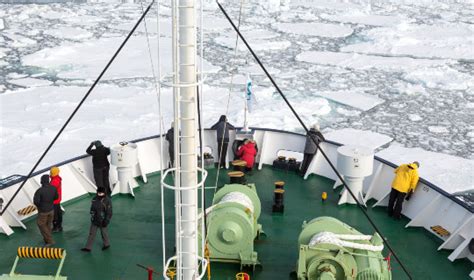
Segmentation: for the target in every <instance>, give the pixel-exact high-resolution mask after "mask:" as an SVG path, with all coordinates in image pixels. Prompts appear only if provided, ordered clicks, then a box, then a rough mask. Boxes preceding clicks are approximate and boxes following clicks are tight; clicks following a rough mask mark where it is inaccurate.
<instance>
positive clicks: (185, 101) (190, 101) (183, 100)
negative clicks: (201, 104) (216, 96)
mask: <svg viewBox="0 0 474 280" xmlns="http://www.w3.org/2000/svg"><path fill="white" fill-rule="evenodd" d="M179 102H183V103H194V100H193V99H180V100H179Z"/></svg>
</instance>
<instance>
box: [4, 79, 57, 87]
mask: <svg viewBox="0 0 474 280" xmlns="http://www.w3.org/2000/svg"><path fill="white" fill-rule="evenodd" d="M8 82H9V83H10V84H14V85H17V86H22V87H42V86H49V85H52V84H53V82H51V81H48V80H40V79H34V78H23V79H17V80H8Z"/></svg>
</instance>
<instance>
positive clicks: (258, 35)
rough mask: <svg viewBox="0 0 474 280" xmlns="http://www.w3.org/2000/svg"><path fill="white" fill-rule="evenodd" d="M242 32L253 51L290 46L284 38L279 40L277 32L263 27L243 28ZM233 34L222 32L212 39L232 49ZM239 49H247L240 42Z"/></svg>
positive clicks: (233, 45)
mask: <svg viewBox="0 0 474 280" xmlns="http://www.w3.org/2000/svg"><path fill="white" fill-rule="evenodd" d="M242 33H243V34H244V36H245V37H246V39H247V41H248V43H249V44H250V46H251V47H252V48H253V49H254V50H255V51H262V50H284V49H286V48H288V47H289V46H291V43H290V42H289V41H286V40H279V39H277V37H278V36H279V35H278V34H277V33H275V32H273V31H269V30H265V29H244V30H242ZM235 39H236V37H235V35H233V34H232V35H229V34H224V35H222V36H219V37H217V38H215V39H214V42H215V43H216V44H218V45H221V46H224V47H227V48H230V49H234V48H235ZM238 49H239V51H244V52H246V51H247V47H246V46H245V45H244V44H243V43H242V41H240V42H239V44H238Z"/></svg>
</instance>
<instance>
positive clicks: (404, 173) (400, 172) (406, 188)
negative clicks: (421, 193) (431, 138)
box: [388, 161, 420, 220]
mask: <svg viewBox="0 0 474 280" xmlns="http://www.w3.org/2000/svg"><path fill="white" fill-rule="evenodd" d="M418 168H420V163H419V162H417V161H415V162H413V163H409V164H402V165H400V166H399V167H398V168H397V169H395V171H394V173H395V178H394V179H393V182H392V190H391V192H390V198H389V201H388V215H389V216H390V217H392V216H393V218H394V219H397V220H400V219H401V212H402V204H403V199H406V200H410V198H411V196H412V194H413V192H414V191H415V189H416V185H417V184H418V179H419V176H418Z"/></svg>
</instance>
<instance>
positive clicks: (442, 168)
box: [377, 144, 474, 193]
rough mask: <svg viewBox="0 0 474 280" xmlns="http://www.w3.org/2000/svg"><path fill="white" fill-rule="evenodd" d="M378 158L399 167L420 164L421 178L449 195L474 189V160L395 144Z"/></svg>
mask: <svg viewBox="0 0 474 280" xmlns="http://www.w3.org/2000/svg"><path fill="white" fill-rule="evenodd" d="M377 156H379V157H381V158H384V159H387V160H388V161H391V162H393V163H395V164H397V165H400V164H403V163H409V162H413V161H415V160H416V161H418V162H420V164H421V166H420V169H419V174H420V176H421V177H422V178H424V179H426V180H428V181H430V182H431V183H433V184H435V185H437V186H438V187H440V188H441V189H443V190H445V191H446V192H448V193H455V192H460V191H465V190H471V189H474V160H470V159H464V158H461V157H456V156H450V155H445V154H441V153H434V152H429V151H425V150H423V149H420V148H405V147H402V146H400V145H394V144H392V145H390V147H388V148H387V149H385V150H382V151H380V152H378V153H377Z"/></svg>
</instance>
